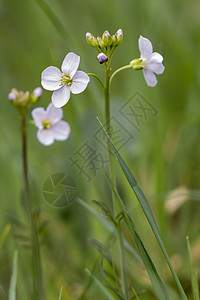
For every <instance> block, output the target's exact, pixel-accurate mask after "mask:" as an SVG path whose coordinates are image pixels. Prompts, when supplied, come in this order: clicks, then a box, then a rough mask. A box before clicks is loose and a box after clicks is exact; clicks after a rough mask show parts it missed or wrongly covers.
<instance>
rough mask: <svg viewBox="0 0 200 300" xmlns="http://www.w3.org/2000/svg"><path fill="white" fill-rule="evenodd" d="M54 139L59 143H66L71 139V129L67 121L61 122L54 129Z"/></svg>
mask: <svg viewBox="0 0 200 300" xmlns="http://www.w3.org/2000/svg"><path fill="white" fill-rule="evenodd" d="M52 131H53V136H54V139H55V140H57V141H64V140H66V139H67V138H68V137H69V134H70V131H71V128H70V126H69V124H68V123H67V122H65V121H59V122H58V123H56V124H55V125H54V126H53V127H52Z"/></svg>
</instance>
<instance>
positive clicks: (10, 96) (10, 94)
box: [8, 93, 16, 101]
mask: <svg viewBox="0 0 200 300" xmlns="http://www.w3.org/2000/svg"><path fill="white" fill-rule="evenodd" d="M8 99H9V100H10V101H13V100H16V95H15V94H14V93H9V94H8Z"/></svg>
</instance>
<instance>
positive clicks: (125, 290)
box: [117, 224, 129, 300]
mask: <svg viewBox="0 0 200 300" xmlns="http://www.w3.org/2000/svg"><path fill="white" fill-rule="evenodd" d="M117 232H118V238H119V249H120V267H121V276H122V291H123V293H124V296H125V299H126V300H129V292H128V282H127V276H126V271H125V269H126V266H125V253H124V242H123V237H122V232H121V228H120V224H119V226H118V228H117Z"/></svg>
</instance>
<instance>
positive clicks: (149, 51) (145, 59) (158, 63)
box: [130, 35, 165, 87]
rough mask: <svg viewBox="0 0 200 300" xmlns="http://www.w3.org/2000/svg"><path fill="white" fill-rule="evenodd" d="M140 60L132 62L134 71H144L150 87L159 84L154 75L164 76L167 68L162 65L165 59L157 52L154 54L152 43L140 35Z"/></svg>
mask: <svg viewBox="0 0 200 300" xmlns="http://www.w3.org/2000/svg"><path fill="white" fill-rule="evenodd" d="M138 45H139V50H140V58H139V59H134V60H132V61H131V62H130V64H131V65H132V67H133V69H135V70H140V69H143V74H144V78H145V80H146V83H147V85H148V86H151V87H154V86H155V85H156V84H157V79H156V76H155V74H154V73H156V74H162V73H163V72H164V69H165V67H164V66H163V64H162V61H163V57H162V55H160V54H159V53H157V52H153V46H152V44H151V42H150V41H149V40H148V39H146V38H144V37H143V36H141V35H140V38H139V40H138Z"/></svg>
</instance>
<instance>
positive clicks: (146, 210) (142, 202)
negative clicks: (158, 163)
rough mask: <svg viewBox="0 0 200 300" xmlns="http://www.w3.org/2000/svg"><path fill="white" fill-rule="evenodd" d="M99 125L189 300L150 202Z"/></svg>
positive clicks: (179, 284)
mask: <svg viewBox="0 0 200 300" xmlns="http://www.w3.org/2000/svg"><path fill="white" fill-rule="evenodd" d="M97 119H98V118H97ZM98 121H99V119H98ZM99 123H100V125H101V127H102V129H103V131H104V133H105V136H106V138H107V140H108V142H109V144H110V146H111V148H112V150H113V152H114V154H115V156H116V158H117V160H118V162H119V165H120V167H121V169H122V171H123V173H124V175H125V177H126V179H127V180H128V182H129V184H130V186H131V188H132V190H133V192H134V193H135V195H136V197H137V199H138V201H139V203H140V205H141V207H142V209H143V212H144V214H145V215H146V218H147V220H148V222H149V224H150V226H151V228H152V231H153V233H154V235H155V237H156V239H157V241H158V244H159V245H160V248H161V250H162V252H163V254H164V257H165V259H166V261H167V263H168V266H169V268H170V270H171V273H172V275H173V277H174V279H175V281H176V284H177V286H178V288H179V291H180V293H181V295H182V298H183V299H185V300H187V297H186V294H185V292H184V290H183V288H182V286H181V283H180V281H179V279H178V276H177V275H176V272H175V271H174V268H173V266H172V264H171V261H170V259H169V256H168V254H167V251H166V249H165V246H164V244H163V241H162V239H161V236H160V233H159V230H158V227H157V225H156V222H155V219H154V217H153V214H152V211H151V209H150V206H149V204H148V202H147V200H146V198H145V196H144V194H143V192H142V190H141V189H140V187H139V186H138V185H137V182H136V180H135V177H134V176H133V174H132V173H131V171H130V169H129V167H128V166H127V164H126V163H125V161H124V160H123V158H122V157H121V155H120V153H119V151H118V150H117V148H116V147H115V146H114V144H113V142H112V140H111V139H110V137H109V135H108V134H107V132H106V130H105V129H104V127H103V125H102V124H101V122H100V121H99Z"/></svg>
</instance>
